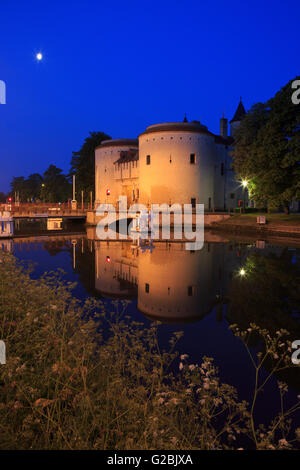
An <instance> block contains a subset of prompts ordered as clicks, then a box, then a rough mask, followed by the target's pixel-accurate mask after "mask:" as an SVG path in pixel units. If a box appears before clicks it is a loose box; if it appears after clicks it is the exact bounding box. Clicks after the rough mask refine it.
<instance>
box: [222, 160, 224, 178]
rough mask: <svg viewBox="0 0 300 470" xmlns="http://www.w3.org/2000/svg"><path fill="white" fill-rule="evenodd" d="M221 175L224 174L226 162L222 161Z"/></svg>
mask: <svg viewBox="0 0 300 470" xmlns="http://www.w3.org/2000/svg"><path fill="white" fill-rule="evenodd" d="M221 176H224V163H221Z"/></svg>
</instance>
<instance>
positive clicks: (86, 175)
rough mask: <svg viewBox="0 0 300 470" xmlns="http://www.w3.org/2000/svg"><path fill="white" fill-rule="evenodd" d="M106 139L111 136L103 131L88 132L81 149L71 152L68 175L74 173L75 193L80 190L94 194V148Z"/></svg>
mask: <svg viewBox="0 0 300 470" xmlns="http://www.w3.org/2000/svg"><path fill="white" fill-rule="evenodd" d="M108 139H111V137H110V136H109V135H107V134H104V132H90V136H89V137H87V138H86V139H85V141H84V144H83V145H82V147H81V149H80V150H79V151H78V152H73V157H72V160H71V170H70V176H73V175H76V189H77V194H79V193H80V192H81V191H84V194H85V195H88V194H89V193H90V191H93V193H94V194H95V148H96V147H97V146H98V145H100V144H101V142H102V141H103V140H108Z"/></svg>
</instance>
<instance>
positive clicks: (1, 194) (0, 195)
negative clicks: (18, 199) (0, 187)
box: [0, 191, 7, 203]
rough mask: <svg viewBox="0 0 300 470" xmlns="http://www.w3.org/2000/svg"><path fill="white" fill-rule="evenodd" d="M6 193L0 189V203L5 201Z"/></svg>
mask: <svg viewBox="0 0 300 470" xmlns="http://www.w3.org/2000/svg"><path fill="white" fill-rule="evenodd" d="M6 198H7V196H6V194H4V193H3V192H2V191H0V203H2V202H6Z"/></svg>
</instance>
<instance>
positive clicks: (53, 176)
mask: <svg viewBox="0 0 300 470" xmlns="http://www.w3.org/2000/svg"><path fill="white" fill-rule="evenodd" d="M71 195H72V190H71V185H70V183H69V181H68V178H67V176H66V175H64V174H63V173H62V170H61V169H60V168H57V167H56V166H55V165H50V166H49V168H48V169H47V170H46V171H45V173H44V175H43V183H42V191H41V199H42V200H43V201H45V202H64V201H66V200H67V199H68V198H69V197H71Z"/></svg>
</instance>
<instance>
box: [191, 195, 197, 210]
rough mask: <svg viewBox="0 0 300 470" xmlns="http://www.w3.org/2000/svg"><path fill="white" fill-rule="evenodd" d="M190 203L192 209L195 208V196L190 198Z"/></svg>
mask: <svg viewBox="0 0 300 470" xmlns="http://www.w3.org/2000/svg"><path fill="white" fill-rule="evenodd" d="M191 204H192V209H195V207H196V198H195V197H192V198H191Z"/></svg>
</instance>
